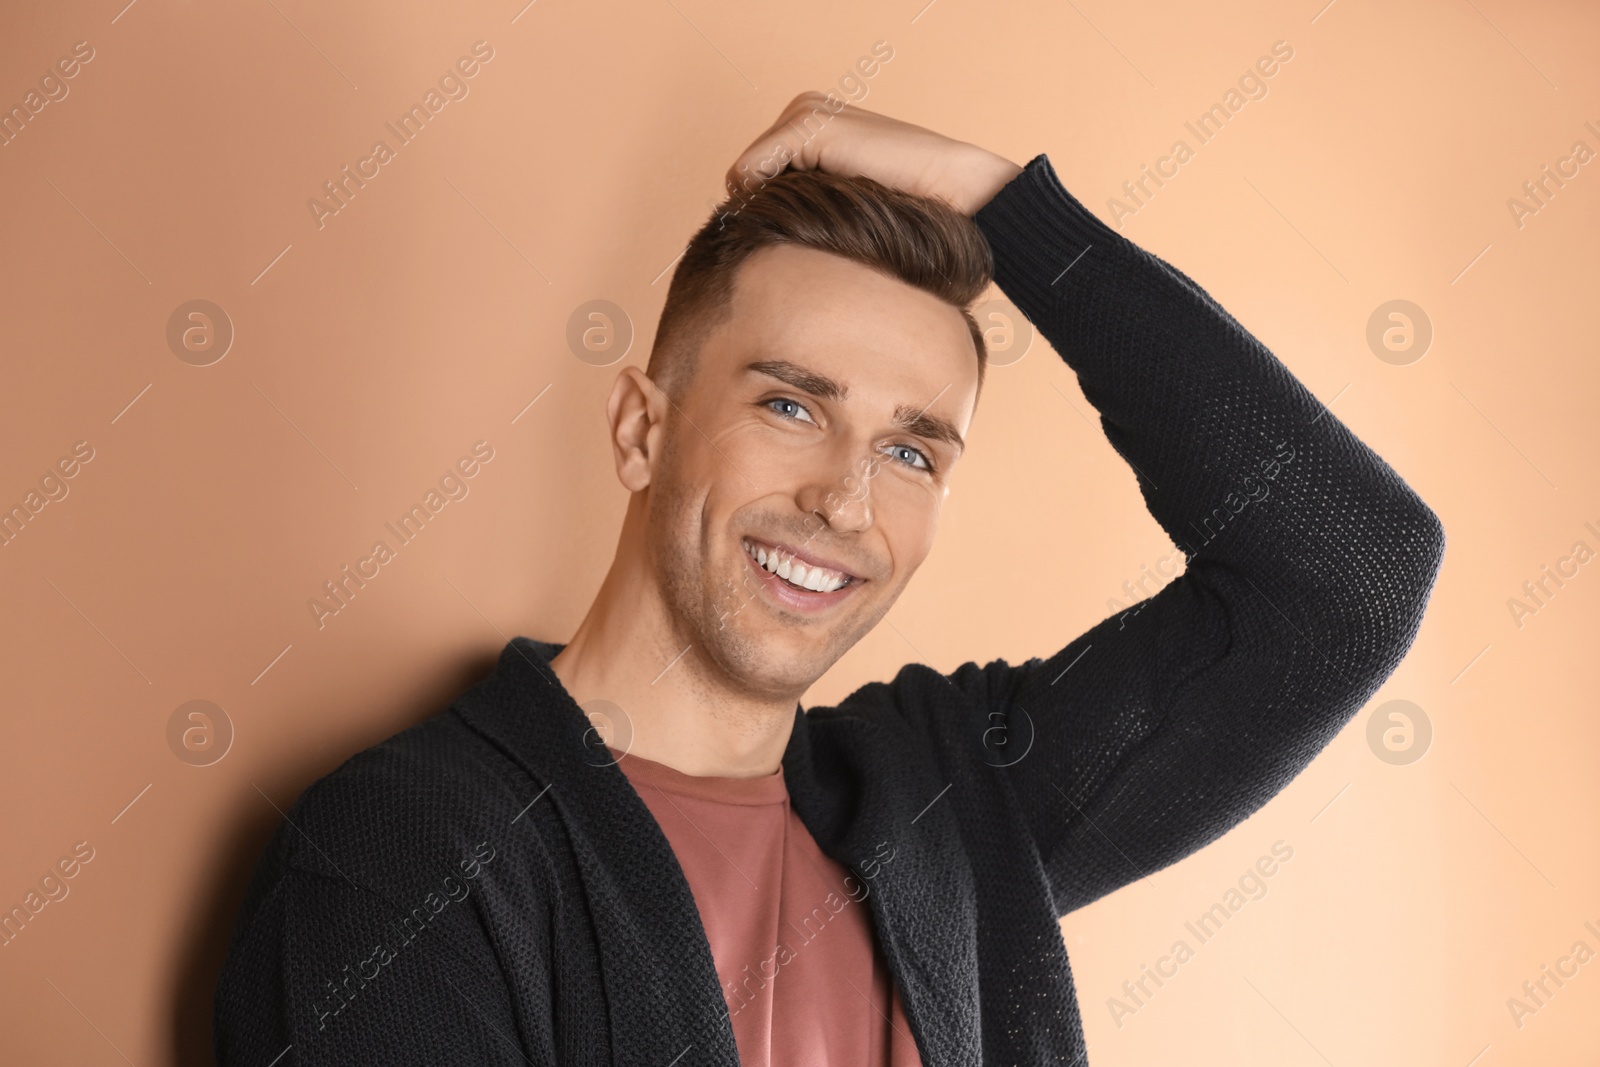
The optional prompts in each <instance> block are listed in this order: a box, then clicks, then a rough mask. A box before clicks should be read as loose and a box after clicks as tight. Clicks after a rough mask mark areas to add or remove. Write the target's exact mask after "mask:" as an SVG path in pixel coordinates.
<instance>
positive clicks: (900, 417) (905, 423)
mask: <svg viewBox="0 0 1600 1067" xmlns="http://www.w3.org/2000/svg"><path fill="white" fill-rule="evenodd" d="M894 422H895V425H896V426H899V427H901V428H902V429H904V430H905V431H906V432H907V433H914V434H916V435H917V436H918V437H922V438H925V439H927V440H929V441H944V442H946V443H948V444H952V445H954V446H955V449H956V454H957V455H960V454H962V453H964V452H965V451H966V450H967V443H966V442H965V441H963V440H962V439H961V434H960V433H959V432H957V430H956V428H955V425H954V424H953V423H951V422H950V420H949V419H944V418H940V417H939V416H938V415H929V414H928V413H927V412H926V411H924V410H921V409H918V408H914V407H911V406H909V405H907V404H901V405H900V406H899V407H897V408H895V409H894Z"/></svg>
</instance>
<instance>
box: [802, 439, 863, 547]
mask: <svg viewBox="0 0 1600 1067" xmlns="http://www.w3.org/2000/svg"><path fill="white" fill-rule="evenodd" d="M875 471H876V467H875V465H873V464H872V463H871V462H870V457H867V456H865V455H863V454H862V453H861V452H859V451H857V450H852V451H851V452H850V453H849V458H848V459H846V458H845V456H844V455H843V454H842V450H841V454H840V455H839V457H838V458H836V459H833V460H832V461H830V462H829V463H827V464H826V465H825V466H824V467H823V468H821V469H819V470H818V472H817V474H816V475H815V476H814V477H812V478H810V479H808V480H807V481H806V483H805V486H804V487H803V488H802V489H801V490H800V492H799V493H798V494H797V499H796V501H795V502H796V503H797V504H799V506H800V508H801V510H803V511H805V512H806V513H807V514H808V515H811V516H814V518H813V519H812V520H811V521H812V524H813V525H815V523H816V521H817V518H820V519H821V520H822V521H823V522H826V523H827V524H828V527H829V528H830V529H832V530H833V531H834V532H836V533H860V532H861V531H863V530H866V529H868V528H869V527H870V526H871V525H872V478H871V476H872V474H873V473H875Z"/></svg>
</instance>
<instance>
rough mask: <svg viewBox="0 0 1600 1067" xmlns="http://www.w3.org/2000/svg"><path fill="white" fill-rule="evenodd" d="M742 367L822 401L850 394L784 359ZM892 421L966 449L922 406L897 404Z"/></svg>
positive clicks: (959, 449)
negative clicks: (819, 398)
mask: <svg viewBox="0 0 1600 1067" xmlns="http://www.w3.org/2000/svg"><path fill="white" fill-rule="evenodd" d="M744 369H745V370H747V371H751V372H754V373H756V374H765V375H767V376H768V377H771V378H776V379H778V380H779V381H781V382H784V383H786V384H788V385H790V386H792V387H794V388H795V389H798V390H800V391H801V392H803V393H809V394H810V395H811V396H815V397H821V398H822V399H824V400H847V399H849V397H850V388H849V387H848V386H846V385H845V384H844V383H843V382H840V381H836V380H835V379H833V378H830V377H828V376H827V375H826V374H818V373H817V372H816V371H813V370H807V369H806V368H805V367H802V366H800V364H798V363H791V362H790V361H789V360H786V359H758V360H756V361H755V362H753V363H746V364H745V367H744ZM935 399H937V398H935ZM894 424H895V425H896V426H898V427H900V428H901V429H902V430H905V431H906V432H907V433H911V434H915V435H917V436H918V437H921V438H924V439H926V440H929V441H944V442H946V443H948V444H951V445H954V446H955V449H956V452H957V453H958V454H959V453H963V452H965V451H966V450H967V443H966V442H965V441H963V440H962V439H961V434H960V432H959V431H957V430H956V428H955V425H954V424H953V423H951V422H950V420H948V419H945V418H941V417H940V416H938V415H930V414H928V412H927V410H926V409H924V408H914V407H912V406H911V405H909V404H901V405H899V406H898V407H896V408H895V409H894Z"/></svg>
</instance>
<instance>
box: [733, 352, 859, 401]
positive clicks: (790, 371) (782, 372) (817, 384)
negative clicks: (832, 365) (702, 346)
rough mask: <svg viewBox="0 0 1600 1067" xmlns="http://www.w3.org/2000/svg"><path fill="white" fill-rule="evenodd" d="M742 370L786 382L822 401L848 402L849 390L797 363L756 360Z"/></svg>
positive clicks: (839, 383)
mask: <svg viewBox="0 0 1600 1067" xmlns="http://www.w3.org/2000/svg"><path fill="white" fill-rule="evenodd" d="M744 369H745V370H747V371H754V372H755V373H757V374H765V375H767V376H768V377H772V378H776V379H778V380H779V381H780V382H786V383H788V384H789V385H792V386H793V387H794V388H796V389H798V390H800V391H801V392H802V393H810V394H811V395H812V396H816V397H821V398H822V399H824V400H848V399H849V398H850V388H849V387H848V386H847V385H845V384H844V383H843V382H839V381H835V380H834V379H832V378H830V377H828V376H827V375H826V374H818V373H817V372H816V371H813V370H807V369H806V368H804V367H802V366H800V364H798V363H791V362H789V361H788V360H786V359H758V360H756V361H755V362H754V363H746V364H745V365H744Z"/></svg>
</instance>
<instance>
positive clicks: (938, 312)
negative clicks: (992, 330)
mask: <svg viewBox="0 0 1600 1067" xmlns="http://www.w3.org/2000/svg"><path fill="white" fill-rule="evenodd" d="M977 388H978V367H977V356H976V354H975V353H974V351H973V344H972V338H971V335H970V334H969V333H968V328H967V324H966V320H965V318H964V317H963V316H962V314H961V312H960V311H959V310H957V309H956V308H954V307H952V306H950V305H948V304H946V303H944V302H943V301H941V300H939V299H938V298H937V297H935V296H933V295H931V294H929V293H926V292H923V291H922V290H920V289H916V288H913V287H911V286H909V285H906V284H905V283H904V282H900V281H897V280H894V279H892V278H890V277H888V276H886V275H884V274H881V273H879V272H877V271H874V270H872V269H870V268H868V267H865V266H862V265H860V264H857V263H855V262H853V261H850V260H847V259H843V258H841V257H838V256H834V255H830V254H828V253H824V252H819V251H816V250H814V249H809V248H803V247H797V246H793V245H778V246H770V247H767V248H763V249H761V250H759V251H757V252H756V253H754V254H753V255H751V257H750V258H749V259H747V260H746V261H745V262H744V264H743V265H742V266H741V268H740V270H739V272H738V275H737V278H736V284H735V286H734V293H733V300H732V312H731V316H730V318H729V320H728V321H727V322H725V323H723V324H722V325H721V326H719V327H717V329H716V330H715V331H714V332H713V333H712V334H711V335H710V336H709V338H708V339H707V341H706V343H705V345H704V346H703V347H702V349H701V351H700V355H699V362H698V365H697V368H696V370H695V373H694V375H693V378H692V381H691V384H690V386H689V389H688V392H687V395H686V397H685V398H684V403H683V405H682V409H681V411H671V414H670V416H669V418H668V426H667V429H666V440H665V441H664V446H663V449H662V454H661V456H660V458H659V462H658V464H657V466H656V468H655V471H654V473H653V475H652V483H651V486H650V503H649V540H650V551H651V552H652V553H653V554H654V560H655V566H656V568H657V573H658V574H659V575H660V577H661V582H662V587H663V594H664V596H665V597H666V599H667V606H668V609H669V610H670V611H671V612H672V613H673V615H674V616H675V617H676V618H677V619H678V620H680V622H681V624H682V625H684V626H685V627H686V629H687V631H688V634H689V638H690V640H692V641H694V643H695V644H696V645H697V646H699V648H700V649H701V650H703V651H704V652H705V653H706V654H707V655H708V656H709V657H710V658H711V659H712V660H713V661H714V662H716V663H717V664H718V665H719V666H720V667H721V668H722V670H723V671H724V672H725V673H726V674H727V675H728V677H729V678H730V679H733V680H734V681H735V682H736V683H738V684H741V685H743V686H744V687H746V688H747V689H749V690H750V691H752V692H757V693H769V694H771V693H782V692H795V691H803V690H804V689H805V688H806V687H808V686H809V685H810V684H811V683H812V682H813V681H815V680H816V679H817V678H818V677H820V676H821V675H822V674H823V673H824V672H825V671H826V670H827V669H828V668H829V667H830V666H832V664H833V663H834V662H835V661H836V660H838V658H839V657H840V656H842V655H843V654H844V653H845V652H846V651H847V650H848V649H849V648H850V647H851V646H852V645H854V644H855V643H856V642H857V641H858V640H860V639H861V637H862V636H863V635H865V634H866V633H867V631H868V630H870V629H872V627H873V626H874V625H876V623H877V621H878V620H879V619H880V618H881V617H882V616H883V615H884V613H886V612H887V611H888V609H889V607H890V605H892V604H893V603H894V602H895V600H896V599H897V598H898V597H899V595H900V591H901V590H902V589H904V588H905V585H906V583H907V582H908V581H909V580H910V579H911V576H912V574H914V573H915V572H916V570H917V568H918V567H919V566H920V565H921V564H922V561H923V560H924V559H925V558H926V557H927V555H928V552H929V550H930V549H931V548H932V547H933V538H934V533H935V531H936V529H937V528H938V521H939V511H940V508H941V506H942V505H943V503H944V498H945V495H946V494H947V493H948V492H949V488H948V487H949V479H950V474H951V470H952V468H953V467H954V466H955V463H956V460H957V459H958V458H959V456H960V454H961V449H962V445H961V441H960V439H961V437H962V436H963V435H965V433H966V432H967V429H968V427H969V425H970V424H971V420H972V412H973V406H974V404H975V402H976V395H977ZM669 410H670V409H669ZM747 546H748V548H747ZM749 549H755V550H756V551H757V552H758V553H759V554H765V555H766V556H767V557H768V561H769V564H770V565H776V566H779V567H780V568H784V569H787V571H788V576H789V578H790V579H794V578H797V577H800V575H801V572H799V571H798V570H797V569H796V566H795V565H796V564H797V563H798V564H802V565H806V572H805V573H806V574H807V575H808V577H807V578H806V579H804V580H805V581H806V584H807V585H810V586H812V587H813V588H812V589H805V588H799V587H796V586H795V585H793V584H791V582H790V581H786V580H785V579H784V578H782V577H779V576H778V575H777V574H773V573H771V572H770V570H769V569H768V567H764V566H762V565H761V564H759V563H758V562H757V560H756V559H755V558H752V556H751V553H750V551H749ZM795 553H798V555H797V556H796V555H795ZM808 561H809V562H810V563H815V564H820V565H821V567H822V570H821V573H820V574H816V573H814V570H815V569H814V568H813V567H812V566H810V565H809V564H808ZM841 576H843V577H846V578H848V581H845V583H844V584H843V586H842V587H839V588H835V587H836V586H838V585H839V582H840V580H841Z"/></svg>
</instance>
